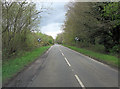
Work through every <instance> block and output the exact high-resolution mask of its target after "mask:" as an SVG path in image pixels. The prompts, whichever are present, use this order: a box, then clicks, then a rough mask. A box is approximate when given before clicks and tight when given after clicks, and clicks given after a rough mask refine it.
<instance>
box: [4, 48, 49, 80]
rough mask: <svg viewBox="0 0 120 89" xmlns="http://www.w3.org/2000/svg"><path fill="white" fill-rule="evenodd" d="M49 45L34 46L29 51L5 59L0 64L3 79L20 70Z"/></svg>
mask: <svg viewBox="0 0 120 89" xmlns="http://www.w3.org/2000/svg"><path fill="white" fill-rule="evenodd" d="M49 47H50V46H46V47H40V48H36V49H35V50H33V51H31V52H25V53H24V55H22V56H21V57H18V58H15V59H11V60H8V61H5V62H4V63H3V64H2V78H3V81H6V80H7V79H9V78H11V77H13V76H14V75H15V74H16V73H18V72H19V71H20V70H22V69H23V68H24V67H25V66H26V65H28V64H29V63H31V62H32V61H34V60H35V59H36V58H38V57H39V56H41V55H42V54H43V53H44V52H45V51H46V50H47V49H48V48H49Z"/></svg>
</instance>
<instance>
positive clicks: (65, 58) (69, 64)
mask: <svg viewBox="0 0 120 89" xmlns="http://www.w3.org/2000/svg"><path fill="white" fill-rule="evenodd" d="M65 61H66V62H67V64H68V66H71V65H70V63H69V62H68V60H67V58H65Z"/></svg>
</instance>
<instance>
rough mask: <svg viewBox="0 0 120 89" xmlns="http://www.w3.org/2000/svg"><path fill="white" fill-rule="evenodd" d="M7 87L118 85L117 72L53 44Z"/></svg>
mask: <svg viewBox="0 0 120 89" xmlns="http://www.w3.org/2000/svg"><path fill="white" fill-rule="evenodd" d="M7 86H8V87H10V86H17V87H21V86H22V87H25V86H26V87H82V89H85V88H84V87H118V71H117V70H116V69H113V68H111V67H109V66H108V65H105V64H103V63H100V62H98V61H95V60H94V59H91V58H89V57H87V56H84V55H83V54H80V53H78V52H75V51H73V50H71V49H69V48H67V47H63V46H61V45H53V46H52V47H51V48H50V49H49V50H48V51H47V52H46V53H45V54H44V55H43V56H42V57H40V58H39V59H38V60H37V61H35V63H33V64H32V65H31V66H29V67H28V68H26V69H25V70H24V71H23V72H22V73H21V74H19V75H18V76H17V77H16V78H15V79H14V80H13V81H11V82H10V83H9V84H8V85H7Z"/></svg>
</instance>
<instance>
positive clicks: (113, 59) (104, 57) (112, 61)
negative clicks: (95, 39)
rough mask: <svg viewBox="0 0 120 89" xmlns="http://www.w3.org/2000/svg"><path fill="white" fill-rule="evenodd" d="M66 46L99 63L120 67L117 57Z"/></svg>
mask: <svg viewBox="0 0 120 89" xmlns="http://www.w3.org/2000/svg"><path fill="white" fill-rule="evenodd" d="M64 46H66V47H68V48H70V49H73V50H75V51H77V52H80V53H82V54H84V55H87V56H89V57H92V58H94V59H97V60H99V61H102V62H105V63H107V64H110V65H112V66H116V67H118V66H119V67H120V65H118V58H117V57H115V56H112V55H107V54H102V53H97V52H93V51H90V50H86V49H84V48H77V47H73V46H67V45H64Z"/></svg>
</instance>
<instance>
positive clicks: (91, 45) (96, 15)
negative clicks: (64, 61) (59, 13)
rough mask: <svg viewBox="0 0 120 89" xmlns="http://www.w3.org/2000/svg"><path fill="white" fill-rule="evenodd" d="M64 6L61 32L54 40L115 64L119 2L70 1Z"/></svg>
mask: <svg viewBox="0 0 120 89" xmlns="http://www.w3.org/2000/svg"><path fill="white" fill-rule="evenodd" d="M66 7H67V13H66V20H65V22H64V25H63V27H62V29H63V32H62V33H60V34H58V35H57V37H56V42H57V43H59V44H65V45H69V47H70V48H72V49H74V50H76V51H78V52H81V53H83V54H86V55H88V56H91V57H94V58H96V59H99V60H103V61H105V62H108V63H110V64H113V65H117V64H118V61H117V57H118V59H119V58H120V14H119V12H120V9H119V7H120V2H71V3H69V4H68V5H67V6H66ZM73 46H74V47H73ZM110 55H113V56H110ZM114 56H115V57H114Z"/></svg>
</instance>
